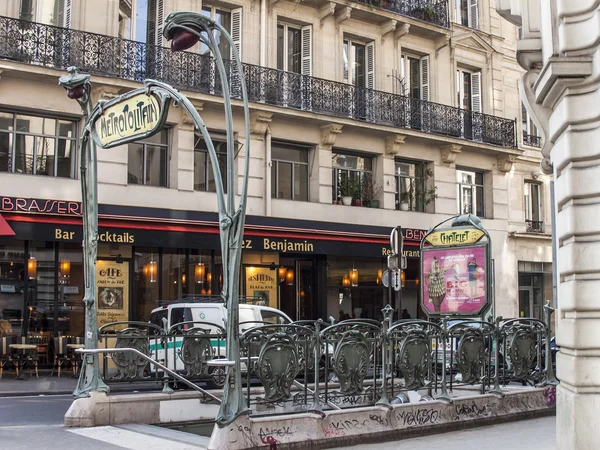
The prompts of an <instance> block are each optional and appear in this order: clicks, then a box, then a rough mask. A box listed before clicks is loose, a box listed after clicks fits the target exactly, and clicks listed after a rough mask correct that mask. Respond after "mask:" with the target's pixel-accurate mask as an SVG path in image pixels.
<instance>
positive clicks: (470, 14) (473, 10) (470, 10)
mask: <svg viewBox="0 0 600 450" xmlns="http://www.w3.org/2000/svg"><path fill="white" fill-rule="evenodd" d="M462 1H464V2H465V3H466V12H467V16H466V18H467V23H464V21H463V16H462V14H461V11H463V9H462V5H461V2H462ZM454 23H456V24H458V25H462V26H463V27H467V28H473V29H475V30H477V29H479V0H454Z"/></svg>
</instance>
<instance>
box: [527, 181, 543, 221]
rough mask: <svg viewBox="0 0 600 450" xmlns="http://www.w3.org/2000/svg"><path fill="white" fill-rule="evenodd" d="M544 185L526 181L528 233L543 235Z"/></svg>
mask: <svg viewBox="0 0 600 450" xmlns="http://www.w3.org/2000/svg"><path fill="white" fill-rule="evenodd" d="M541 194H542V185H541V183H534V182H531V181H526V182H525V185H524V197H525V224H526V228H527V231H528V232H533V233H543V232H544V222H543V216H542V195H541Z"/></svg>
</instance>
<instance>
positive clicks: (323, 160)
mask: <svg viewBox="0 0 600 450" xmlns="http://www.w3.org/2000/svg"><path fill="white" fill-rule="evenodd" d="M342 128H343V125H337V124H335V123H329V124H327V125H323V126H321V142H319V144H318V145H317V147H316V148H315V152H317V157H316V158H315V161H316V162H317V164H318V166H315V167H313V169H312V175H311V177H310V201H311V202H319V203H329V204H331V202H332V201H333V192H332V189H333V184H332V175H331V173H332V172H331V171H332V165H331V157H332V154H333V152H332V149H333V146H334V145H335V139H336V138H337V135H338V134H340V133H341V132H342ZM315 169H318V170H316V171H315Z"/></svg>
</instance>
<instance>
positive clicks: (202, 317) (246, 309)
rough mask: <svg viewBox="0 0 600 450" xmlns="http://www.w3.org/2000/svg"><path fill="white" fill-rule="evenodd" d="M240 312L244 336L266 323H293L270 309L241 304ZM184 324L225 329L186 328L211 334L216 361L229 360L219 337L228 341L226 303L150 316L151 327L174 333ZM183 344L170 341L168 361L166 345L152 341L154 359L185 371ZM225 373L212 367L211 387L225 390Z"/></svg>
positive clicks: (171, 308) (176, 306)
mask: <svg viewBox="0 0 600 450" xmlns="http://www.w3.org/2000/svg"><path fill="white" fill-rule="evenodd" d="M239 308H240V309H239V311H240V317H239V320H240V334H241V333H243V332H244V331H246V330H248V329H250V328H252V327H256V326H261V325H265V324H266V323H272V324H287V323H291V322H292V320H291V319H290V318H289V317H288V316H287V315H286V314H285V313H283V312H282V311H279V310H277V309H275V308H270V307H268V306H258V305H247V304H240V307H239ZM184 322H207V323H210V324H215V325H218V326H219V327H222V329H223V330H219V328H218V327H216V326H215V327H211V326H210V325H208V324H188V325H184V329H189V328H192V327H199V328H202V329H207V330H210V335H211V346H212V351H213V357H214V358H225V357H226V349H225V340H223V339H219V337H218V336H219V335H221V334H222V335H223V337H224V333H223V331H224V330H226V329H227V309H226V308H225V306H223V304H222V303H220V302H219V303H194V302H190V303H187V302H185V301H183V302H180V303H170V304H168V305H164V306H162V307H159V308H156V309H154V310H152V313H151V314H150V323H152V324H154V325H156V326H158V327H160V328H162V329H164V330H165V331H168V330H170V329H171V327H172V326H173V325H176V324H178V323H184ZM182 343H183V339H182V338H181V337H178V338H172V339H170V341H169V342H168V344H167V355H166V357H165V350H164V344H162V345H161V343H158V342H156V341H155V340H150V352H151V357H152V358H153V359H155V360H156V361H159V362H162V363H164V364H165V365H166V366H167V367H168V368H169V369H171V370H176V371H178V372H179V371H185V366H184V364H183V361H182V360H181V357H180V352H179V350H180V349H181V345H182ZM157 347H158V348H157ZM243 366H245V364H244V365H243ZM153 368H154V366H152V369H151V370H154V369H153ZM242 370H245V367H242ZM224 372H225V371H224V369H223V368H222V367H210V368H209V372H208V373H207V375H208V379H207V380H206V381H207V383H208V384H209V385H211V387H222V386H223V384H224V382H225V376H224Z"/></svg>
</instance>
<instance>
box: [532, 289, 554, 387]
mask: <svg viewBox="0 0 600 450" xmlns="http://www.w3.org/2000/svg"><path fill="white" fill-rule="evenodd" d="M553 312H554V308H553V307H552V306H550V302H549V301H546V304H545V305H544V319H545V322H546V361H545V363H546V370H545V372H546V373H545V377H544V381H542V382H541V383H539V384H538V385H537V387H543V386H548V385H551V386H558V383H559V381H558V380H557V378H556V376H555V375H554V365H553V364H552V346H551V345H550V336H551V335H552V333H551V330H550V317H552V313H553ZM540 364H541V361H540Z"/></svg>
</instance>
